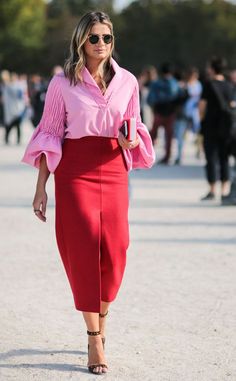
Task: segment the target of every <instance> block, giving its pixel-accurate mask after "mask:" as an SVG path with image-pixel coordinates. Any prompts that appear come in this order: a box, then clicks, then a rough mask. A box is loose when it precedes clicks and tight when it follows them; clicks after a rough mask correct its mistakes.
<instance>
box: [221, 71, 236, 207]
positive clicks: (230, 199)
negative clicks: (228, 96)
mask: <svg viewBox="0 0 236 381" xmlns="http://www.w3.org/2000/svg"><path fill="white" fill-rule="evenodd" d="M229 78H230V83H231V85H232V92H233V99H232V102H231V107H232V108H233V110H234V114H235V118H234V124H233V126H232V131H231V139H230V142H229V154H230V156H232V157H233V158H234V167H233V170H232V178H231V185H230V192H229V194H228V195H226V196H223V197H222V205H236V69H234V70H232V71H231V72H230V77H229Z"/></svg>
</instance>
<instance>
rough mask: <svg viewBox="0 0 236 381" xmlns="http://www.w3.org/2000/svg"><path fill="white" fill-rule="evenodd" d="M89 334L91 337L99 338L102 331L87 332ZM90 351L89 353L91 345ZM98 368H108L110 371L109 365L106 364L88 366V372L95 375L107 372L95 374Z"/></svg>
mask: <svg viewBox="0 0 236 381" xmlns="http://www.w3.org/2000/svg"><path fill="white" fill-rule="evenodd" d="M87 334H88V335H89V336H98V335H100V334H101V331H87ZM88 351H89V344H88ZM98 367H101V368H106V369H108V367H107V365H106V364H92V365H88V370H89V372H90V373H93V374H100V375H101V374H104V373H106V372H103V371H102V372H94V369H95V368H98Z"/></svg>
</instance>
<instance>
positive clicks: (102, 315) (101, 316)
mask: <svg viewBox="0 0 236 381" xmlns="http://www.w3.org/2000/svg"><path fill="white" fill-rule="evenodd" d="M108 312H109V311H108V310H107V312H105V314H102V313H100V314H99V317H100V318H104V317H106V316H107V314H108ZM105 341H106V338H105V337H102V345H103V349H105Z"/></svg>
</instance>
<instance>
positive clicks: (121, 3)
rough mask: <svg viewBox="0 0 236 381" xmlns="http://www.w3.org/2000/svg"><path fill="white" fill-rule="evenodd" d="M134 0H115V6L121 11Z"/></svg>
mask: <svg viewBox="0 0 236 381" xmlns="http://www.w3.org/2000/svg"><path fill="white" fill-rule="evenodd" d="M132 1H134V0H115V8H116V10H117V11H120V10H121V9H122V8H125V7H127V6H128V5H129V4H130V3H132ZM228 1H229V2H230V3H233V4H236V0H228Z"/></svg>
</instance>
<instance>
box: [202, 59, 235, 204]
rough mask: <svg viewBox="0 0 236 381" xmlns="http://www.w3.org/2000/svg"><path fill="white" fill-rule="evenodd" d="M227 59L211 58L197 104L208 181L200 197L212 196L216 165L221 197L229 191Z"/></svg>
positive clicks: (213, 193) (231, 95) (229, 89)
mask: <svg viewBox="0 0 236 381" xmlns="http://www.w3.org/2000/svg"><path fill="white" fill-rule="evenodd" d="M225 70H226V62H225V60H224V59H223V58H213V59H212V60H211V62H210V65H209V67H208V75H209V81H208V82H206V83H205V84H204V86H203V92H202V96H201V100H200V104H199V110H200V116H201V120H202V128H201V133H202V135H203V142H204V151H205V156H206V176H207V181H208V184H209V191H208V193H207V194H206V195H205V196H204V197H202V198H201V200H202V201H208V200H214V199H215V195H216V181H217V180H218V173H217V172H218V171H217V170H218V165H219V169H220V181H221V197H222V198H224V196H226V195H227V194H228V188H229V152H228V141H229V129H228V126H227V123H226V120H225V118H224V112H223V107H224V106H223V105H222V102H224V103H227V104H228V105H230V102H231V101H232V99H233V94H232V88H231V86H230V83H229V82H228V81H226V79H225V76H224V72H225Z"/></svg>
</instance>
